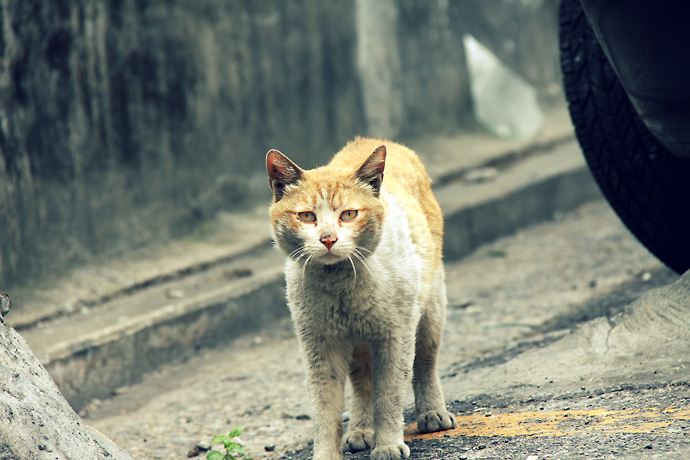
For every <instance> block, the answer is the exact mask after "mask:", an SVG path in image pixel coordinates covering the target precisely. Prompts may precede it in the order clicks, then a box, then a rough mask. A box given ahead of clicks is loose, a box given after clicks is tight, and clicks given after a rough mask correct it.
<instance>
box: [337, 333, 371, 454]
mask: <svg viewBox="0 0 690 460" xmlns="http://www.w3.org/2000/svg"><path fill="white" fill-rule="evenodd" d="M350 382H351V383H352V392H353V401H352V410H351V416H350V425H349V427H348V430H347V433H346V434H345V437H344V438H343V445H342V447H343V452H358V451H360V450H367V449H371V448H373V447H374V382H373V380H372V369H371V350H370V349H369V346H368V345H366V344H359V345H357V346H355V349H354V351H353V352H352V362H351V364H350Z"/></svg>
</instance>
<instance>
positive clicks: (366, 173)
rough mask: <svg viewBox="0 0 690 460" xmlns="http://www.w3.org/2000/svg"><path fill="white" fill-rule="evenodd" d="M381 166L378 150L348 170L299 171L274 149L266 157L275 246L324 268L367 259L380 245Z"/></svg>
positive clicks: (383, 154) (382, 153) (383, 157)
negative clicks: (339, 263) (342, 262)
mask: <svg viewBox="0 0 690 460" xmlns="http://www.w3.org/2000/svg"><path fill="white" fill-rule="evenodd" d="M385 162H386V148H385V147H384V146H380V147H378V148H377V149H376V150H374V152H373V153H372V154H371V155H370V156H369V157H368V158H367V159H366V161H364V162H363V163H362V164H361V165H359V166H357V167H355V168H352V169H346V168H342V167H334V166H324V167H321V168H317V169H312V170H308V171H305V170H302V169H301V168H300V167H299V166H297V165H296V164H295V163H293V162H292V161H291V160H290V159H289V158H288V157H286V156H285V155H283V154H282V153H280V152H278V151H277V150H271V151H270V152H268V154H267V155H266V169H267V171H268V179H269V184H270V185H271V189H272V190H273V205H272V206H271V209H270V214H271V223H272V225H273V236H274V238H275V241H276V243H277V244H278V247H280V249H281V250H282V251H283V252H285V254H286V255H288V256H289V257H291V258H292V259H294V260H305V261H306V260H312V261H314V262H318V263H322V264H327V265H330V264H335V263H338V262H341V261H346V260H348V259H349V260H350V261H353V260H356V259H363V258H366V257H367V256H369V255H370V254H372V253H373V251H374V250H375V249H376V246H377V245H378V243H379V241H380V240H381V228H382V225H383V204H382V203H381V200H380V198H379V196H380V193H381V186H382V182H383V170H384V167H385Z"/></svg>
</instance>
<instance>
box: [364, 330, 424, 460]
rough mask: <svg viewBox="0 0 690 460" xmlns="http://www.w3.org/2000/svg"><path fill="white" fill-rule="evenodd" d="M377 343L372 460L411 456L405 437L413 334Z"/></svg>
mask: <svg viewBox="0 0 690 460" xmlns="http://www.w3.org/2000/svg"><path fill="white" fill-rule="evenodd" d="M401 335H402V337H399V338H398V339H397V340H391V341H387V342H385V343H380V344H377V345H375V347H376V349H375V350H374V352H373V356H374V362H373V364H374V429H375V433H376V434H375V440H374V443H375V446H376V447H375V448H374V450H373V451H372V452H371V460H397V459H402V458H408V457H409V456H410V448H409V447H407V445H406V444H405V442H404V439H403V402H404V398H405V394H406V392H407V388H408V386H409V383H410V380H411V378H412V362H413V359H414V352H413V348H414V344H413V342H414V334H412V333H407V334H401Z"/></svg>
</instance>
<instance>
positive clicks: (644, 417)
mask: <svg viewBox="0 0 690 460" xmlns="http://www.w3.org/2000/svg"><path fill="white" fill-rule="evenodd" d="M447 279H448V293H449V308H448V314H447V325H446V332H445V335H444V345H443V349H442V355H441V358H440V363H439V364H440V369H441V375H442V382H443V386H444V391H445V396H446V399H447V401H448V403H449V407H450V408H451V410H452V411H453V412H454V413H456V414H457V419H458V427H457V428H456V429H455V430H453V431H450V432H445V433H439V434H432V435H425V436H418V435H416V433H415V428H414V424H413V423H412V422H413V414H412V411H411V409H408V410H407V419H408V421H409V422H410V425H409V426H408V442H409V445H410V447H411V450H412V454H411V457H412V458H426V459H463V458H466V459H475V458H477V459H478V458H487V459H488V458H496V459H513V458H514V459H526V460H540V459H571V458H573V459H575V458H577V459H588V458H616V459H619V458H622V459H628V458H630V459H633V458H668V459H675V458H690V443H689V442H688V441H689V440H688V437H687V436H688V435H690V403H689V398H690V383H688V382H690V379H688V376H689V373H688V370H687V366H690V363H688V359H687V358H685V356H690V354H688V353H686V352H687V348H686V343H688V342H689V341H688V340H687V336H686V335H684V332H683V331H684V330H685V329H684V326H685V324H684V323H683V322H682V321H683V320H682V318H683V315H682V310H680V314H678V315H677V316H678V318H680V320H679V321H680V323H678V321H676V322H675V323H674V322H670V323H669V324H666V323H664V320H659V321H656V320H655V321H652V322H645V320H644V318H646V316H644V317H643V319H642V320H639V321H637V320H636V318H638V316H639V315H638V316H636V314H637V312H640V311H641V312H643V313H644V312H650V311H656V310H655V309H654V307H653V305H656V303H655V302H657V301H658V300H659V299H662V301H663V299H666V298H671V297H672V296H671V294H672V293H673V292H676V291H678V290H679V289H680V290H681V291H682V292H684V291H685V290H686V289H685V288H686V287H687V286H685V285H681V286H680V288H679V287H678V285H676V287H675V288H674V289H675V291H660V292H661V294H658V295H656V297H655V295H654V292H658V291H654V289H655V288H658V287H660V286H666V285H669V284H671V283H674V282H676V281H677V280H678V275H676V274H674V273H672V272H670V271H669V270H668V269H666V268H664V267H663V266H662V265H661V264H660V263H659V262H658V261H656V259H654V258H653V257H652V256H651V255H650V254H649V253H648V252H647V251H646V250H645V249H644V248H643V247H642V246H640V244H639V243H638V242H637V241H636V240H635V239H634V238H633V237H632V236H631V235H630V234H629V233H628V232H627V230H625V229H624V228H623V226H622V225H621V224H620V222H619V221H618V219H617V218H616V217H615V215H614V214H613V213H612V211H611V210H610V209H609V207H608V205H607V204H606V203H604V202H594V203H591V204H586V205H582V206H580V207H579V208H577V209H575V210H574V211H572V212H569V213H567V214H564V215H561V214H556V215H555V216H554V218H553V219H552V220H551V221H549V222H547V223H543V224H539V225H535V226H532V227H530V228H526V229H523V230H521V231H518V232H517V233H515V234H514V235H512V236H510V237H506V238H502V239H498V240H496V241H493V242H491V243H489V244H486V245H483V246H480V247H479V248H478V249H476V250H475V251H473V252H472V253H471V254H469V255H468V256H467V257H465V258H464V259H462V260H460V261H457V262H452V263H448V264H447ZM681 281H683V280H682V279H681ZM681 288H682V289H681ZM649 292H652V294H646V295H643V294H644V293H649ZM640 296H642V297H643V298H642V301H640V300H638V301H637V302H638V303H639V302H642V306H641V307H639V308H631V307H630V304H631V302H633V301H635V300H636V299H638V298H640ZM674 299H675V298H674ZM644 302H647V303H644ZM671 304H672V305H673V306H681V307H682V306H683V305H684V304H685V301H684V298H680V300H674V302H671ZM666 311H667V310H659V315H658V316H659V317H663V318H667V317H673V315H662V313H665V312H666ZM647 316H650V317H652V319H654V318H655V317H654V316H653V315H651V314H650V315H647ZM633 320H635V321H637V322H635V321H633ZM676 324H680V326H678V327H677V328H674V327H675V326H674V325H676ZM664 331H668V334H666V333H665V332H664ZM667 335H668V336H667ZM631 337H632V339H631ZM637 338H639V340H637ZM303 379H304V375H303V372H302V368H301V363H300V357H299V351H298V349H297V343H296V339H295V338H294V336H293V334H292V330H291V326H290V324H289V322H288V321H287V320H281V321H277V322H276V324H273V325H272V326H271V327H269V328H266V329H264V330H261V331H259V332H258V333H257V334H256V335H254V336H248V337H243V338H241V339H239V340H237V341H235V342H233V343H231V344H229V345H225V346H222V347H219V348H217V349H211V350H204V351H203V352H201V353H200V354H199V355H197V356H194V357H192V358H190V359H189V360H188V361H186V362H185V363H183V364H176V365H168V366H163V367H162V368H160V369H159V370H158V371H156V372H155V373H151V374H149V375H147V376H146V377H145V378H144V380H143V381H142V382H141V383H139V384H136V385H132V386H127V387H122V388H119V389H118V390H117V391H116V392H115V396H114V397H112V398H109V399H107V400H102V401H101V400H94V401H92V402H91V403H90V404H88V406H87V407H86V410H85V413H86V421H87V423H89V424H90V425H92V426H94V427H95V428H97V429H98V430H100V431H102V432H103V433H104V434H106V435H108V436H109V437H111V438H112V439H113V440H114V441H115V442H116V443H117V444H118V445H120V446H121V447H122V448H124V449H125V450H126V451H128V452H130V453H131V454H132V455H133V456H134V457H135V458H142V459H144V458H146V459H158V458H161V459H162V458H188V454H190V455H192V457H190V458H204V457H205V452H204V451H203V449H200V448H198V447H195V446H197V444H198V443H199V442H200V441H202V444H201V447H206V446H204V445H203V442H205V443H208V442H210V441H211V438H212V436H213V435H216V434H221V433H227V432H228V431H229V430H230V429H231V428H232V427H236V426H245V427H246V429H245V432H244V434H243V435H242V441H243V442H244V444H245V446H246V448H247V450H248V451H249V452H250V454H251V456H252V457H253V458H255V459H259V458H272V459H276V458H285V459H288V458H291V459H306V458H309V457H310V453H311V448H310V444H309V443H310V439H311V431H312V426H311V420H310V418H309V405H308V402H307V397H306V390H305V388H304V382H303ZM411 403H412V398H411V395H410V399H409V401H408V404H410V405H411ZM216 447H217V446H216ZM345 458H350V459H360V458H362V459H364V458H368V453H366V452H363V453H359V454H346V456H345Z"/></svg>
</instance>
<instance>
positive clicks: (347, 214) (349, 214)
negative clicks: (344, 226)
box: [340, 210, 357, 222]
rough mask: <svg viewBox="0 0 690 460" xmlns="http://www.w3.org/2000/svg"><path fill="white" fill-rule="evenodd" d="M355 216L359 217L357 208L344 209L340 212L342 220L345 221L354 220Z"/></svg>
mask: <svg viewBox="0 0 690 460" xmlns="http://www.w3.org/2000/svg"><path fill="white" fill-rule="evenodd" d="M355 217H357V211H356V210H349V211H343V213H342V214H340V220H342V221H343V222H349V221H351V220H353V219H354V218H355Z"/></svg>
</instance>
